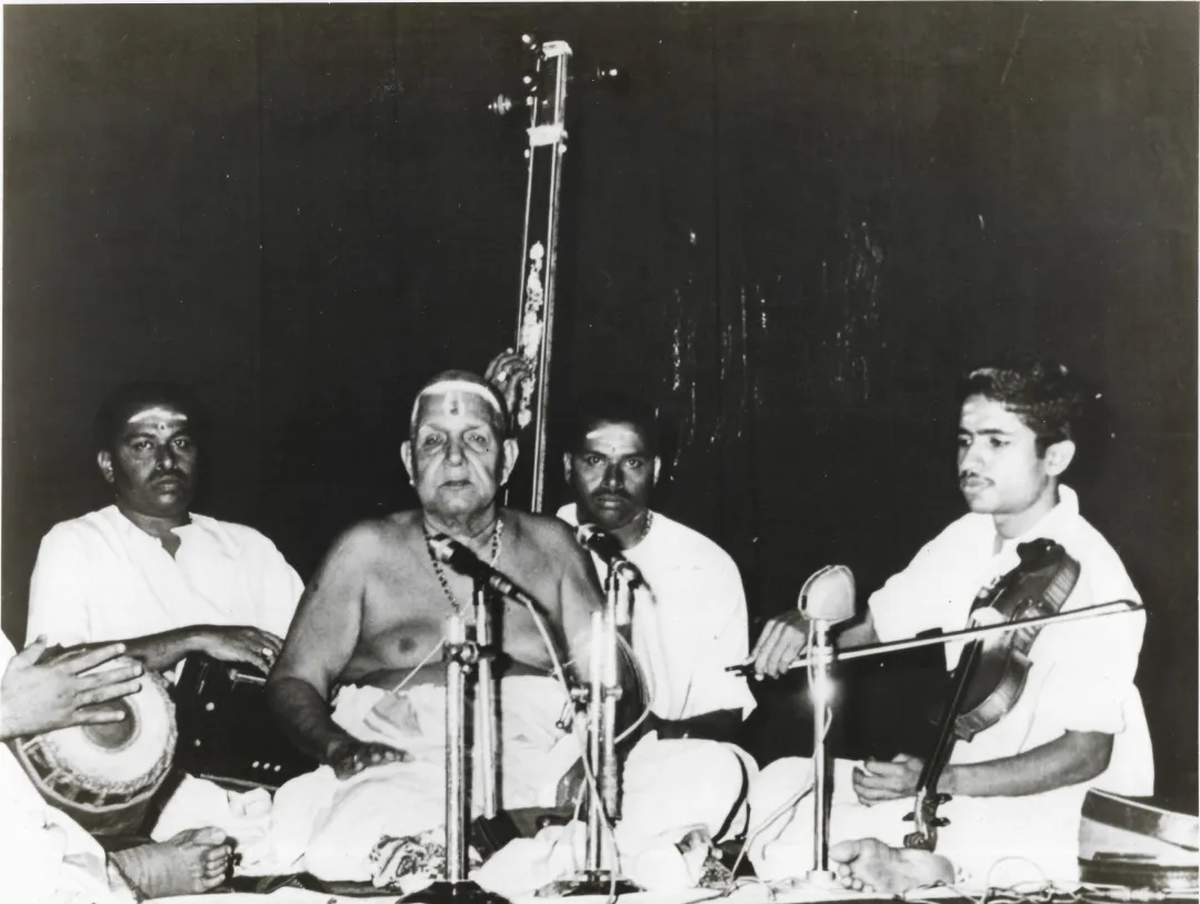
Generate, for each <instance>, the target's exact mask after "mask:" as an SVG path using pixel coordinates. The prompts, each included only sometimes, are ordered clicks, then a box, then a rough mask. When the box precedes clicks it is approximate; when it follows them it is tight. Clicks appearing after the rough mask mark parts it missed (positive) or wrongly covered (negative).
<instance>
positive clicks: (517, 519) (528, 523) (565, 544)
mask: <svg viewBox="0 0 1200 904" xmlns="http://www.w3.org/2000/svg"><path fill="white" fill-rule="evenodd" d="M504 519H505V521H506V522H507V523H508V524H509V525H511V527H510V530H511V531H512V532H513V534H514V536H516V537H518V538H519V542H521V543H522V544H523V545H524V544H528V545H529V546H530V547H533V548H535V549H540V550H542V551H543V552H546V553H549V554H552V555H562V554H563V553H570V554H573V555H576V554H577V555H580V556H582V555H583V552H582V550H581V549H580V548H579V544H578V543H576V542H575V533H574V531H572V530H571V527H570V526H569V525H568V524H566V523H565V522H564V521H562V520H561V519H559V518H555V517H552V516H550V515H534V514H531V513H529V512H519V511H516V510H515V509H504Z"/></svg>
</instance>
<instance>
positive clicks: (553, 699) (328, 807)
mask: <svg viewBox="0 0 1200 904" xmlns="http://www.w3.org/2000/svg"><path fill="white" fill-rule="evenodd" d="M499 696H500V699H499V707H498V708H499V710H500V718H499V748H500V757H499V772H500V782H499V792H500V802H501V805H502V806H503V807H504V808H506V809H520V808H526V807H552V806H554V804H555V802H556V796H557V791H558V784H559V781H560V779H561V778H562V776H563V775H564V774H565V773H566V772H567V770H568V769H569V768H570V767H571V765H572V764H573V763H574V762H575V761H576V760H577V759H578V758H579V757H580V755H581V752H582V749H583V748H582V744H581V741H580V739H579V738H578V737H576V736H574V735H572V734H569V733H567V732H564V731H563V730H562V729H560V728H558V727H557V724H556V723H557V722H558V720H559V718H560V717H561V716H562V714H563V712H564V706H565V704H566V702H567V697H566V694H565V692H564V691H563V689H562V687H561V685H559V684H558V683H557V682H556V681H554V680H553V679H550V678H540V677H532V676H517V677H511V678H506V679H504V680H503V681H501V682H500V695H499ZM445 706H446V702H445V690H444V688H442V687H439V686H434V685H418V686H414V687H412V688H409V689H406V690H404V691H402V692H400V693H399V694H387V693H386V692H384V691H383V690H380V689H378V688H357V687H347V688H344V689H343V690H342V691H341V692H340V693H339V694H338V696H337V699H336V700H335V703H334V712H333V718H334V721H335V722H337V723H338V724H339V725H340V726H341V727H343V728H344V729H345V730H346V731H348V732H350V733H351V734H352V735H354V736H355V737H357V738H360V739H361V740H364V741H379V742H382V743H386V744H389V745H391V746H394V747H398V748H401V749H403V750H405V751H407V752H408V753H409V755H410V757H411V759H410V760H409V761H408V762H403V763H390V764H388V765H385V766H377V767H372V768H369V769H366V770H364V771H363V772H362V773H360V774H359V775H357V776H354V777H352V778H350V779H347V780H345V781H339V780H338V779H337V778H336V777H335V776H334V774H333V770H332V769H330V768H329V767H327V766H323V767H321V768H320V769H318V770H316V771H315V772H312V773H309V774H308V775H303V776H300V777H298V778H295V779H293V780H291V781H290V782H287V783H286V784H285V785H283V787H281V788H280V789H279V791H278V792H276V795H275V804H274V808H273V810H272V814H271V831H270V835H269V837H270V844H271V848H272V856H271V857H270V858H269V861H270V862H271V864H273V866H274V868H275V870H276V871H280V872H283V871H298V870H301V869H303V870H307V871H308V872H310V873H312V874H313V875H315V876H317V877H319V878H322V879H326V880H345V881H368V880H370V879H372V878H373V869H372V865H371V862H370V855H371V852H372V851H373V850H374V849H375V847H376V846H377V845H378V844H379V843H380V841H381V840H382V839H384V838H388V837H391V838H404V837H409V836H415V835H419V834H421V833H425V832H428V831H430V830H432V829H437V828H439V827H441V826H442V825H443V823H444V820H445V789H446V775H445ZM747 759H748V758H747ZM477 766H478V764H476V767H477ZM753 768H754V767H753V763H752V761H750V762H749V765H746V764H745V763H744V762H743V759H742V758H741V757H740V756H739V755H738V752H737V750H736V748H733V747H732V746H730V745H725V744H717V743H715V742H710V741H697V740H680V741H659V740H657V739H656V738H655V737H654V736H653V735H651V736H647V737H646V738H643V739H642V740H641V741H640V742H639V743H638V745H637V746H636V747H635V748H634V749H633V751H632V752H631V753H630V755H629V757H628V758H627V760H626V763H625V767H624V770H623V773H622V789H623V802H622V816H623V818H622V820H621V827H620V829H619V835H620V837H621V838H623V839H625V842H624V844H623V846H626V847H630V848H631V849H637V848H639V847H642V846H644V844H645V843H648V841H649V840H650V839H656V838H659V837H660V836H662V835H663V834H664V833H666V834H668V835H669V834H671V833H673V832H674V833H676V834H677V835H679V836H680V837H682V834H684V833H685V832H686V831H687V830H688V829H693V828H697V827H699V828H703V829H705V830H706V831H707V832H708V833H709V834H710V835H711V836H713V837H714V838H715V837H717V836H718V835H719V834H720V833H721V832H723V831H726V830H728V828H729V827H730V824H731V823H733V822H734V821H735V817H737V816H739V815H743V814H742V812H741V811H743V810H744V809H745V797H746V793H747V790H748V787H749V779H750V772H751V771H753ZM473 778H474V781H473V786H474V787H478V776H477V775H476V776H474V777H473ZM472 804H473V805H472V811H473V812H474V813H475V814H476V815H478V813H479V812H480V810H479V802H478V800H477V799H475V800H473V802H472Z"/></svg>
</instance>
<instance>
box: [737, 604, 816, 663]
mask: <svg viewBox="0 0 1200 904" xmlns="http://www.w3.org/2000/svg"><path fill="white" fill-rule="evenodd" d="M807 647H808V619H806V618H805V617H804V616H803V615H802V614H801V613H800V610H798V609H792V610H790V611H787V612H784V613H783V614H781V615H776V616H775V617H774V618H773V619H771V620H770V621H769V622H767V624H766V627H764V628H763V632H762V634H761V635H759V638H758V643H756V644H755V645H754V649H753V650H752V651H751V652H750V661H751V666H752V668H753V669H754V677H755V678H762V677H763V676H766V677H768V678H778V677H779V676H780V675H782V674H783V673H784V672H786V671H787V670H788V666H790V665H791V664H792V663H793V662H795V661H796V660H797V659H799V658H800V656H801V655H802V654H803V653H804V650H805V648H807Z"/></svg>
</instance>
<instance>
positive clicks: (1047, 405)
mask: <svg viewBox="0 0 1200 904" xmlns="http://www.w3.org/2000/svg"><path fill="white" fill-rule="evenodd" d="M974 395H978V396H983V397H984V398H986V399H991V400H992V401H994V402H999V403H1000V404H1002V405H1003V406H1004V407H1005V408H1007V409H1008V410H1009V411H1011V412H1012V413H1013V414H1015V415H1016V416H1017V417H1018V418H1020V419H1021V422H1022V423H1023V424H1025V426H1027V427H1028V428H1029V429H1030V430H1032V431H1033V432H1034V435H1035V436H1036V437H1037V440H1036V442H1037V451H1038V454H1039V455H1041V454H1044V453H1045V451H1046V449H1047V448H1048V447H1050V446H1052V445H1054V444H1055V443H1059V442H1062V441H1064V440H1072V441H1076V440H1078V438H1079V435H1080V431H1081V427H1082V421H1083V419H1084V415H1085V410H1086V399H1087V392H1086V390H1085V388H1084V386H1083V384H1082V382H1081V381H1080V380H1079V379H1078V378H1077V377H1076V376H1075V375H1074V374H1073V373H1071V372H1070V371H1069V370H1068V369H1067V368H1066V366H1065V365H1062V364H1057V363H1055V362H1052V361H1045V360H1040V359H1036V360H1024V361H1018V362H1015V363H1012V364H1008V365H1006V366H1001V367H981V368H978V369H976V370H973V371H971V372H970V373H968V374H966V375H965V376H964V377H963V378H962V380H961V381H960V384H959V389H958V403H959V405H960V406H961V405H962V403H963V402H965V401H966V400H967V399H968V398H969V397H970V396H974Z"/></svg>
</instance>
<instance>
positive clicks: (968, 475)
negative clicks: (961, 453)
mask: <svg viewBox="0 0 1200 904" xmlns="http://www.w3.org/2000/svg"><path fill="white" fill-rule="evenodd" d="M968 480H983V481H986V482H988V483H990V482H991V481H989V480H987V478H986V477H984V476H983V475H982V474H980V473H978V472H977V471H959V472H958V482H959V483H966V482H967V481H968Z"/></svg>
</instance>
